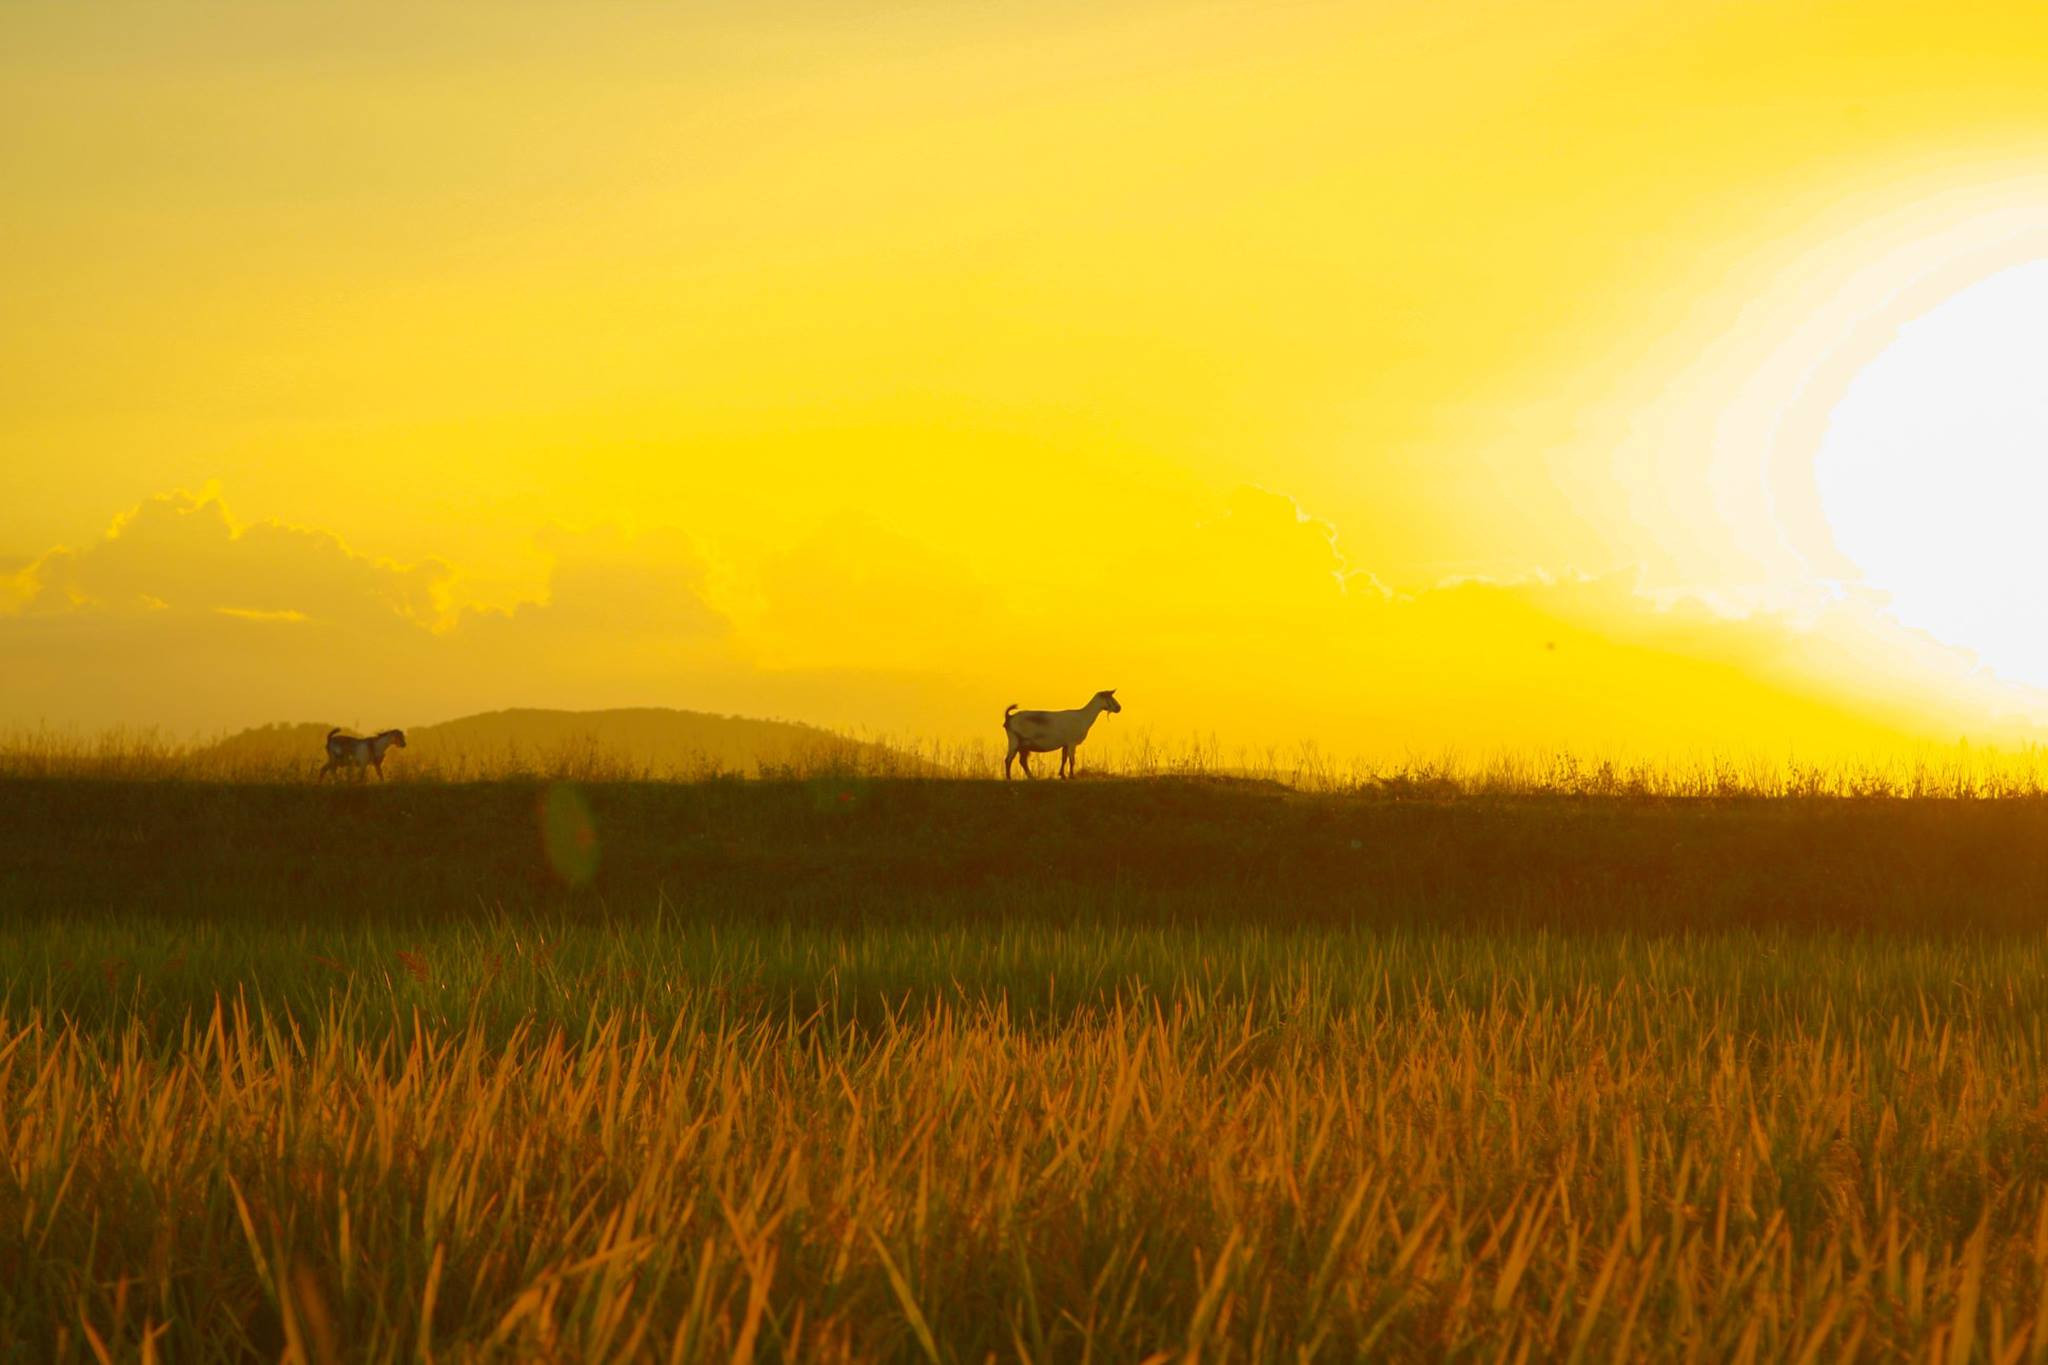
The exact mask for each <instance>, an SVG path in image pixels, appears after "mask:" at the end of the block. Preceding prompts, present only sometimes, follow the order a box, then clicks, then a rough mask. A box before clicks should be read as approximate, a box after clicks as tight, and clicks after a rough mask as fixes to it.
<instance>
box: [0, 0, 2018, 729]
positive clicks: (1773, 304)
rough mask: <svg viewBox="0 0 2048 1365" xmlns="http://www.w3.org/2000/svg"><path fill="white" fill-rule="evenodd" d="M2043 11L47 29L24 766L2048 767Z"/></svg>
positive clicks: (698, 17)
mask: <svg viewBox="0 0 2048 1365" xmlns="http://www.w3.org/2000/svg"><path fill="white" fill-rule="evenodd" d="M2044 90H2048V8H2044V7H2042V6H2040V5H2037V4H2019V3H2013V4H1972V3H1956V4H1949V5H1944V6H1941V7H1939V8H1937V9H1929V8H1928V7H1926V6H1925V5H1920V4H1910V5H1909V4H1898V3H1890V2H1889V0H1862V2H1861V3H1855V4H1794V3H1775V4H1765V3H1688V4H1684V5H1671V4H1665V3H1647V2H1642V0H1631V2H1629V3H1561V4H1549V5H1510V4H1496V3H1472V2H1469V0H1433V2H1432V3H1404V2H1401V0H1379V2H1378V3H1372V4H1347V5H1337V4H1309V3H1304V4H1278V3H1260V4H1192V3H1189V4H1164V3H1160V4H1154V3H1136V4H1119V3H1102V2H1100V0H1098V2H1097V3H1088V4H1079V3H1074V4H1069V3H1063V0H1046V2H1043V3H1037V4H1032V5H1023V4H1002V3H971V4H970V3H927V4H903V5H890V6H863V5H855V4H844V3H832V4H797V3H774V2H773V0H757V2H756V3H749V4H745V5H737V4H734V5H724V4H713V3H702V4H691V5H637V4H636V5H612V4H588V5H567V4H538V3H526V2H524V0H509V2H508V0H497V2H495V3H491V4H473V5H464V4H443V5H434V6H401V5H389V6H383V5H375V4H365V5H359V6H349V7H342V8H336V7H326V6H278V5H271V4H235V3H224V4H210V5H206V6H204V7H190V6H185V5H181V4H142V3H127V4H119V3H117V4H108V5H98V6H91V7H86V6H76V5H63V4H43V3H35V2H33V0H31V2H29V3H18V4H10V5H8V6H6V7H5V8H4V10H0V195H4V196H5V212H4V213H0V299H5V300H6V301H7V303H6V306H5V308H4V309H0V467H4V469H5V470H6V479H5V484H4V487H5V489H6V491H7V494H8V496H6V497H5V498H4V499H0V727H13V728H17V729H19V728H33V727H38V726H53V727H82V728H85V729H92V728H97V727H106V726H158V727H164V728H166V729H168V730H170V731H172V732H176V733H192V734H197V733H202V732H214V731H221V730H229V729H234V728H238V727H240V726H243V725H247V724H257V723H263V722H268V721H276V720H324V721H331V722H333V723H340V724H350V725H358V726H374V727H382V726H385V725H404V724H419V723H426V722H430V721H435V720H440V719H445V718H448V717H452V716H457V715H462V714H467V713H470V712H474V711H479V710H485V709H493V708H497V707H504V706H516V705H532V706H565V707H601V706H620V705H667V706H679V707H685V708H690V709H703V710H715V711H727V712H734V713H739V714H747V715H761V716H780V717H786V718H791V719H801V720H808V721H814V722H818V723H822V724H827V725H833V726H839V727H844V728H851V729H857V730H862V731H865V732H867V733H871V734H888V735H896V736H925V737H934V738H953V737H974V736H988V737H993V736H995V735H996V733H997V728H996V727H997V725H998V721H999V718H1000V713H1001V711H1002V708H1003V707H1004V706H1005V705H1007V704H1008V703H1010V702H1013V701H1014V702H1021V703H1022V704H1024V705H1026V706H1047V707H1050V706H1064V705H1079V704H1080V703H1082V702H1083V701H1085V699H1086V698H1087V697H1088V696H1089V695H1090V694H1091V693H1093V692H1094V691H1096V690H1097V689H1098V688H1104V687H1115V688H1117V689H1118V695H1119V697H1120V698H1121V699H1122V700H1123V701H1124V703H1125V706H1126V711H1125V713H1124V714H1123V715H1122V716H1119V717H1118V718H1117V720H1116V722H1115V724H1116V725H1117V726H1118V727H1119V729H1118V738H1117V741H1116V742H1123V743H1129V742H1133V741H1135V740H1136V739H1137V737H1139V736H1144V737H1146V738H1147V739H1148V741H1157V742H1160V743H1164V744H1168V745H1171V744H1175V743H1181V742H1185V741H1187V740H1188V739H1189V738H1191V737H1201V738H1203V739H1206V740H1210V741H1214V742H1220V743H1222V744H1223V745H1225V746H1231V745H1241V746H1252V747H1265V748H1268V749H1270V748H1273V747H1275V746H1279V747H1286V746H1295V745H1301V744H1316V745H1319V746H1321V747H1322V748H1324V749H1326V750H1329V751H1334V752H1339V753H1371V754H1400V753H1431V752H1443V751H1448V750H1458V751H1463V752H1467V753H1473V752H1492V751H1506V750H1527V751H1546V750H1553V749H1559V748H1571V749H1576V750H1582V751H1587V752H1597V751H1606V750H1616V751H1627V752H1633V753H1640V754H1647V755H1660V754H1681V753H1687V754H1690V753H1698V752H1704V751H1716V752H1727V751H1736V750H1751V749H1754V750H1757V751H1761V752H1767V753H1774V754H1784V753H1789V752H1795V751H1797V752H1803V753H1809V754H1815V755H1820V754H1832V753H1878V752H1883V751H1886V750H1888V749H1895V748H1897V747H1899V746H1902V745H1910V744H1919V743H1927V742H1935V741H1940V742H1952V741H1954V740H1956V739H1958V738H1970V739H1972V740H1974V741H1976V742H1978V743H1993V744H2018V743H2025V742H2031V741H2032V740H2033V739H2034V738H2035V737H2036V736H2037V735H2038V733H2039V727H2040V726H2042V725H2044V724H2048V700H2044V699H2048V691H2044V689H2048V630H2043V629H2042V627H2043V626H2048V590H2044V589H2040V588H2037V587H2036V586H2035V584H2036V583H2048V551H2043V550H2040V549H2037V548H2036V547H2035V546H2033V545H2031V544H2029V543H2028V541H2029V539H2030V538H2031V534H2030V533H2031V530H2032V525H2033V522H2032V518H2030V517H2029V516H2028V515H2027V510H2026V509H2028V508H2029V507H2030V506H2031V505H2037V504H2035V503H2030V502H2029V499H2030V498H2032V497H2033V496H2034V495H2035V494H2038V493H2040V492H2042V491H2048V490H2044V485H2048V474H2044V465H2043V461H2044V458H2048V385H2044V384H2043V383H2042V380H2043V379H2044V378H2048V321H2044V319H2048V312H2044V310H2043V309H2042V308H2041V307H2040V304H2041V303H2042V302H2043V301H2044V300H2048V285H2044V278H2048V277H2044V275H2043V274H2042V272H2041V271H2039V270H2036V269H2033V265H2034V264H2035V263H2037V262H2044V261H2048V99H2044V97H2043V95H2042V92H2043V91H2044Z"/></svg>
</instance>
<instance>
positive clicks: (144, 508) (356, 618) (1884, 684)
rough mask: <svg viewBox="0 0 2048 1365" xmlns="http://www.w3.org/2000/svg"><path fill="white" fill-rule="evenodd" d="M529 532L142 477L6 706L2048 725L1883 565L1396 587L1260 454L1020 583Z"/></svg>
mask: <svg viewBox="0 0 2048 1365" xmlns="http://www.w3.org/2000/svg"><path fill="white" fill-rule="evenodd" d="M535 543H536V547H537V549H538V550H539V551H540V552H541V553H542V554H544V555H545V556H546V557H547V560H548V563H549V572H548V579H547V588H546V591H545V593H544V594H543V595H542V596H541V597H539V598H538V599H537V600H533V601H529V602H524V603H520V604H518V605H517V606H515V607H512V608H510V609H505V610H499V609H490V610H485V609H478V608H474V607H470V606H467V605H465V604H463V603H462V602H460V601H457V600H454V596H453V594H454V593H455V592H457V591H458V588H457V587H456V585H457V584H458V583H459V581H460V578H459V575H457V574H455V573H454V572H453V571H452V570H451V568H450V566H449V565H448V564H446V563H444V562H443V561H441V560H439V559H423V560H419V561H415V562H398V561H391V560H383V559H378V558H375V557H372V556H367V555H364V554H361V553H360V552H358V551H355V550H353V549H351V548H350V547H349V546H348V545H347V544H345V543H344V542H343V541H342V540H341V539H340V538H338V537H336V536H335V535H333V534H331V533H329V532H326V531H323V530H319V529H317V528H307V527H297V526H290V525H286V524H283V523H279V522H274V521H259V522H252V523H246V524H245V523H240V522H237V521H236V520H235V519H234V518H233V517H232V516H231V515H230V514H229V512H228V511H227V509H226V508H225V507H224V506H223V505H222V504H221V502H220V500H219V499H218V498H215V497H211V496H195V495H191V494H184V493H174V494H166V495H163V496H160V497H155V498H150V499H148V500H146V501H145V502H143V503H142V504H141V505H140V506H139V507H137V508H136V509H134V510H133V511H132V512H130V513H128V514H126V515H124V516H122V517H121V518H119V519H118V520H117V521H116V522H115V523H114V524H113V525H112V526H111V527H110V528H109V529H108V531H107V532H106V533H105V534H104V535H102V536H100V537H98V538H97V539H95V540H93V541H91V542H89V543H87V544H84V545H82V546H78V547H75V548H74V547H60V548H57V549H53V550H51V551H49V552H48V553H46V554H44V555H41V556H39V557H37V558H36V559H34V560H32V561H29V562H26V563H22V564H18V565H17V566H15V567H14V568H13V569H12V571H10V572H7V573H6V574H5V576H4V577H0V589H4V591H0V721H5V722H12V723H30V724H33V723H35V722H36V721H37V720H38V719H49V720H53V721H58V722H64V721H76V722H78V723H80V724H86V725H96V724H106V723H110V722H124V723H136V722H161V723H165V724H169V725H171V726H173V727H174V728H187V729H189V728H193V727H215V728H218V727H227V726H238V725H243V724H249V723H254V722H260V721H268V720H277V719H291V718H303V719H324V720H328V721H330V722H338V723H348V724H368V725H381V724H388V723H416V722H420V721H424V720H431V719H438V718H445V717H447V716H452V715H458V714H465V713H470V712H475V711H480V710H488V709H493V708H496V707H503V706H515V705H539V706H564V707H594V706H621V705H674V706H682V707H692V708H698V709H717V710H728V711H734V712H741V713H746V714H779V715H782V716H787V717H790V718H794V719H813V720H818V721H821V722H824V723H828V724H838V725H851V726H856V727H858V726H866V727H869V728H871V729H873V730H879V731H886V732H889V733H896V734H905V735H949V736H950V735H975V734H982V733H983V732H984V731H988V730H989V729H990V726H991V723H992V722H991V720H990V717H992V716H994V715H995V714H997V713H998V712H999V710H1000V708H1001V706H1002V705H1003V704H1005V703H1007V702H1010V701H1023V702H1025V703H1027V704H1033V705H1036V704H1061V703H1063V702H1065V701H1068V700H1072V701H1079V700H1080V699H1081V698H1083V697H1085V696H1086V695H1087V694H1088V693H1089V692H1090V691H1092V690H1094V689H1095V688H1097V687H1102V686H1118V687H1120V688H1121V689H1122V692H1121V693H1120V695H1121V696H1122V697H1123V699H1124V700H1125V701H1126V703H1127V706H1128V708H1129V710H1128V712H1127V716H1128V719H1127V720H1126V721H1125V725H1126V726H1127V727H1129V728H1130V729H1131V730H1132V732H1133V733H1135V732H1136V731H1137V730H1138V729H1140V728H1149V729H1151V730H1152V731H1153V732H1154V733H1156V734H1158V735H1161V736H1185V735H1188V734H1196V733H1199V734H1203V735H1209V734H1216V735H1220V736H1227V737H1229V738H1231V739H1232V740H1233V741H1236V742H1242V743H1247V744H1252V743H1259V744H1263V743H1274V742H1283V743H1284V742H1288V741H1292V740H1298V739H1302V738H1314V739H1316V740H1317V741H1318V742H1320V743H1322V744H1323V745H1324V746H1325V747H1328V748H1331V749H1336V750H1340V751H1344V750H1348V751H1369V752H1381V753H1384V752H1387V751H1390V750H1391V751H1394V752H1413V751H1416V750H1422V751H1434V750H1437V749H1440V748H1444V747H1455V748H1460V749H1462V750H1464V751H1466V752H1468V753H1470V752H1484V751H1487V750H1491V749H1497V748H1507V749H1521V750H1527V749H1529V748H1539V749H1540V748H1549V747H1558V748H1563V747H1570V748H1581V749H1585V748H1604V749H1623V750H1630V751H1636V752H1646V753H1657V752H1665V751H1670V750H1673V749H1688V748H1690V749H1698V748H1716V749H1718V748H1727V747H1744V746H1749V747H1760V748H1766V749H1772V750H1775V751H1776V752H1779V753H1784V752H1799V753H1813V752H1817V751H1828V750H1833V751H1837V752H1840V751H1846V750H1853V749H1855V748H1857V747H1858V746H1861V747H1862V748H1864V749H1869V748H1872V747H1881V746H1882V745H1883V744H1884V743H1886V742H1889V739H1888V737H1890V738H1896V737H1898V736H1917V737H1930V738H1931V737H1947V738H1950V739H1952V738H1954V736H1956V735H1957V734H1961V733H1969V734H1971V735H1972V736H1986V737H1991V738H2005V739H2028V738H2033V737H2035V736H2036V735H2037V733H2038V732H2037V731H2035V730H2033V729H2032V728H2031V727H2030V725H2029V724H2028V718H2029V717H2032V716H2039V715H2043V714H2048V707H2044V706H2043V699H2042V698H2041V697H2040V695H2039V694H2037V693H2033V692H2029V691H2027V690H2025V689H2018V688H2013V687H2010V686H2007V685H2005V684H2003V683H2000V682H1998V681H1997V680H1996V679H1992V678H1989V677H1988V676H1987V675H1985V674H1984V673H1983V671H1982V670H1979V669H1977V668H1975V666H1974V664H1973V661H1972V660H1971V659H1970V658H1969V657H1968V656H1967V655H1965V654H1962V653H1961V652H1959V651H1956V650H1952V649H1948V648H1946V647H1944V646H1942V645H1940V644H1938V643H1936V642H1934V641H1932V640H1930V639H1928V638H1927V637H1925V636H1921V635H1916V634H1914V633H1913V632H1910V631H1906V630H1904V629H1903V628H1901V627H1899V626H1898V625H1897V624H1896V623H1895V622H1892V621H1890V620H1889V619H1888V618H1887V617H1886V616H1885V615H1884V613H1883V610H1882V605H1881V603H1878V602H1876V601H1875V600H1873V599H1871V598H1869V597H1867V596H1858V595H1851V594H1839V593H1838V594H1835V595H1833V596H1823V597H1816V598H1814V599H1812V600H1809V601H1806V602H1804V603H1803V604H1802V605H1801V606H1800V609H1799V610H1797V611H1791V610H1781V611H1767V610H1759V609H1755V608H1750V609H1747V610H1743V609H1738V608H1736V607H1734V606H1732V605H1730V604H1728V603H1722V602H1710V601H1708V600H1706V599H1703V598H1699V597H1691V596H1687V595H1685V594H1683V593H1672V592H1664V593H1660V594H1658V595H1656V596H1652V595H1649V594H1646V593H1645V592H1644V591H1643V590H1642V588H1641V582H1640V576H1639V574H1638V573H1637V572H1636V571H1635V570H1634V569H1632V568H1631V569H1626V570H1617V571H1613V572H1609V573H1605V574H1598V575H1588V574H1556V575H1552V574H1541V573H1532V574H1530V575H1527V576H1525V577H1522V578H1519V579H1514V580H1502V579H1462V580H1457V581H1450V582H1445V583H1442V584H1439V585H1437V586H1434V587H1429V588H1423V589H1419V590H1416V591H1412V592H1408V593H1405V594H1399V595H1396V594H1391V593H1389V592H1388V591H1387V590H1386V589H1385V588H1384V587H1382V586H1381V585H1380V583H1379V582H1378V581H1377V580H1376V579H1374V577H1373V576H1372V574H1371V573H1370V572H1369V571H1368V570H1367V569H1366V568H1365V567H1364V566H1365V565H1366V564H1367V563H1369V561H1370V559H1371V551H1370V547H1369V546H1366V547H1359V546H1354V545H1352V544H1350V543H1348V542H1347V541H1346V540H1345V539H1344V538H1343V537H1342V536H1341V535H1340V534H1339V532H1338V531H1337V529H1336V528H1335V527H1334V526H1332V525H1331V524H1330V523H1328V522H1326V521H1323V520H1321V519H1319V518H1317V517H1316V516H1314V515H1313V514H1312V513H1311V512H1310V511H1308V510H1306V509H1304V508H1303V507H1301V506H1300V505H1298V504H1297V503H1296V502H1295V501H1294V500H1293V499H1292V498H1290V497H1287V496H1285V495H1284V494H1280V493H1276V492H1273V491H1270V490H1266V489H1260V488H1254V487H1244V488H1239V489H1237V490H1235V491H1234V492H1232V493H1231V494H1229V495H1228V496H1227V497H1225V498H1223V499H1221V500H1219V502H1218V503H1217V505H1216V507H1215V510H1214V513H1213V515H1210V516H1208V517H1205V518H1203V519H1201V520H1200V521H1199V523H1197V524H1193V525H1188V524H1180V525H1172V524H1168V522H1167V521H1166V520H1165V519H1164V516H1163V514H1162V518H1161V519H1160V520H1158V521H1155V522H1154V523H1153V524H1150V525H1144V524H1133V525H1131V526H1130V527H1128V529H1127V534H1126V535H1124V536H1121V537H1119V538H1118V540H1117V541H1116V542H1115V543H1113V544H1107V545H1099V546H1096V545H1083V546H1063V547H1060V548H1059V549H1057V550H1054V549H1051V548H1049V549H1048V559H1047V565H1048V574H1049V575H1050V574H1051V573H1053V572H1058V573H1062V574H1064V575H1066V577H1065V580H1064V581H1054V580H1053V579H1051V578H1050V577H1049V578H1048V580H1047V581H1046V582H1045V583H1042V584H1037V583H1032V582H1028V581H1024V580H1023V579H1021V578H1018V577H1015V576H1013V577H1011V578H1009V579H1006V580H1005V581H1004V582H1003V583H1001V584H1000V585H996V584H994V583H991V582H988V581H984V580H981V579H978V578H977V577H976V575H975V573H974V572H973V570H972V567H971V565H969V564H968V563H965V562H963V561H960V560H957V559H953V558H948V557H947V556H945V555H943V554H940V553H938V552H936V551H933V550H931V549H929V548H927V547H926V546H925V545H923V544H922V543H921V542H920V541H918V540H917V539H916V538H915V537H913V536H906V535H901V534H891V533H889V532H885V531H883V530H881V529H879V528H877V527H875V526H873V525H870V524H865V523H861V522H858V521H848V520H839V521H834V522H830V523H827V524H826V525H824V526H823V527H821V528H820V529H819V530H818V531H817V533H816V534H814V535H813V536H812V537H810V538H809V539H808V540H805V541H803V542H800V543H799V544H798V545H797V546H795V547H794V548H793V549H791V550H789V551H787V552H784V553H782V554H780V555H770V556H768V557H766V558H765V559H762V560H759V561H757V562H755V563H752V564H747V565H740V566H734V565H726V564H723V563H719V564H717V565H714V564H713V562H712V561H711V560H710V559H709V558H708V557H707V555H706V554H705V553H704V552H703V551H702V550H701V549H700V547H699V546H698V544H697V543H696V542H695V541H694V540H693V539H692V538H691V537H689V536H688V535H686V534H684V533H683V532H681V531H676V530H659V531H651V532H645V533H639V534H627V533H625V532H623V531H620V530H617V529H613V528H603V527H600V528H596V529H591V530H583V531H571V530H566V529H561V528H551V529H547V530H545V531H543V532H541V533H539V534H538V535H537V537H536V542H535ZM1091 556H1092V558H1091ZM714 568H715V569H716V572H714ZM714 583H717V584H720V585H721V587H720V589H719V591H717V592H714V590H713V586H712V585H713V584H714ZM734 585H737V586H734ZM1109 742H1112V743H1113V742H1115V741H1114V740H1111V741H1109Z"/></svg>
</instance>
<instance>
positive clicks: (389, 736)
mask: <svg viewBox="0 0 2048 1365" xmlns="http://www.w3.org/2000/svg"><path fill="white" fill-rule="evenodd" d="M394 744H396V745H397V746H398V747H399V748H401V749H403V748H404V747H405V731H403V730H386V731H385V732H384V733H383V734H381V735H376V736H374V737H372V738H370V739H358V738H356V737H355V736H354V735H344V734H343V733H342V732H341V728H340V727H339V726H336V727H335V728H334V729H332V730H329V731H328V732H327V766H326V767H324V768H322V769H321V770H320V776H322V777H325V776H327V774H329V773H331V772H333V771H334V770H335V769H336V768H354V769H356V770H357V771H358V772H361V771H362V770H363V769H365V768H375V769H376V770H377V780H378V781H379V782H382V781H383V780H384V751H385V750H386V749H389V748H390V747H391V746H392V745H394Z"/></svg>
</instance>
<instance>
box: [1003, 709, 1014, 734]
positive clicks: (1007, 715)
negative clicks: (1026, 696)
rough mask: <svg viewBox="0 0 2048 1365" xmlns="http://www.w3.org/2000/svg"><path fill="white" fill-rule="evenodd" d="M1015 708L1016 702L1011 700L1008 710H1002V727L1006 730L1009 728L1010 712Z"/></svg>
mask: <svg viewBox="0 0 2048 1365" xmlns="http://www.w3.org/2000/svg"><path fill="white" fill-rule="evenodd" d="M1016 709H1017V703H1016V702H1011V703H1010V709H1009V710H1008V711H1005V712H1003V728H1004V729H1005V730H1007V729H1009V728H1010V716H1011V713H1012V712H1014V711H1016Z"/></svg>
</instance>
